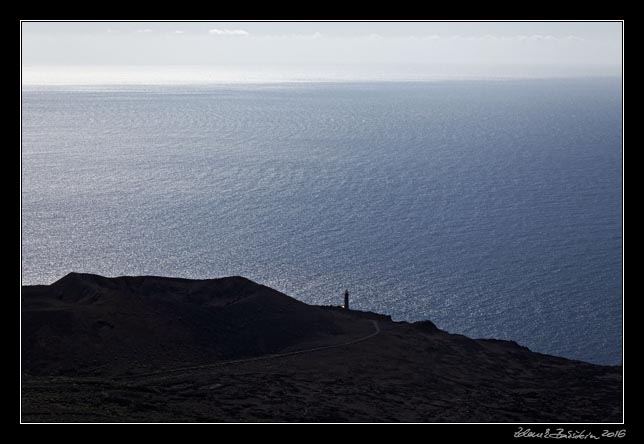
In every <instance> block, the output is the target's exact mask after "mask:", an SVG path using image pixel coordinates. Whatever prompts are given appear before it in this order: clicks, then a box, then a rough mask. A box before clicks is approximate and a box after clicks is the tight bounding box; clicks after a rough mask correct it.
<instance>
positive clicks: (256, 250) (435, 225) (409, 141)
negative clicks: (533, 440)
mask: <svg viewBox="0 0 644 444" xmlns="http://www.w3.org/2000/svg"><path fill="white" fill-rule="evenodd" d="M621 128H622V124H621V84H620V81H619V79H614V80H610V79H596V80H547V81H546V80H542V81H527V80H522V81H496V82H494V81H489V82H485V81H475V82H471V81H454V82H426V83H385V82H383V83H378V82H375V83H365V84H358V83H341V84H332V83H326V84H325V83H319V84H317V83H312V84H291V85H289V84H283V85H236V86H234V85H228V86H226V85H219V86H209V87H181V88H172V87H161V86H159V87H122V88H119V87H110V88H89V87H87V88H83V89H73V88H71V89H70V88H67V89H64V88H31V89H28V90H24V91H23V96H22V137H23V145H22V273H23V274H22V280H23V283H24V284H34V283H51V282H53V281H55V280H57V279H59V278H60V277H62V276H63V275H65V274H66V273H68V272H70V271H72V270H73V271H78V272H91V273H98V274H103V275H108V276H116V275H143V274H152V275H168V276H180V277H189V278H210V277H219V276H227V275H243V276H246V277H248V278H250V279H253V280H255V281H258V282H260V283H264V284H265V285H268V286H271V287H274V288H276V289H279V290H281V291H283V292H286V293H287V294H289V295H291V296H294V297H296V298H298V299H301V300H303V301H306V302H311V303H322V304H341V303H342V293H343V291H344V289H345V288H349V290H350V292H351V294H352V306H353V307H355V308H359V309H368V310H376V311H380V312H383V313H390V314H392V316H393V317H394V319H398V320H419V319H425V318H429V319H432V320H433V321H434V322H435V323H436V324H437V325H438V326H439V327H441V328H444V329H447V330H448V331H451V332H459V333H464V334H467V335H470V336H474V337H497V338H504V339H513V340H516V341H518V342H520V343H522V344H524V345H526V346H528V347H530V348H531V349H533V350H535V351H540V352H544V353H551V354H556V355H561V356H566V357H570V358H575V359H582V360H586V361H591V362H596V363H604V364H618V363H621V331H622V330H621V324H622V314H621V298H622V259H621V257H622V247H621V245H622V238H621V193H622V181H621V161H622V152H621V138H622V132H621V131H622V130H621Z"/></svg>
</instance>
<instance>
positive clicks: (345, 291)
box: [344, 290, 349, 310]
mask: <svg viewBox="0 0 644 444" xmlns="http://www.w3.org/2000/svg"><path fill="white" fill-rule="evenodd" d="M344 309H345V310H348V309H349V290H344Z"/></svg>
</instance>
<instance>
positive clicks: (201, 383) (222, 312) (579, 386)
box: [22, 273, 622, 422]
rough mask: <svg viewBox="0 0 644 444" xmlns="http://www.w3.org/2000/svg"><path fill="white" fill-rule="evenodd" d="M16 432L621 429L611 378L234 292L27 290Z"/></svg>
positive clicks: (143, 283) (135, 282)
mask: <svg viewBox="0 0 644 444" xmlns="http://www.w3.org/2000/svg"><path fill="white" fill-rule="evenodd" d="M22 371H23V375H22V421H23V422H148V421H152V422H195V421H204V422H255V421H260V422H283V421H288V422H399V421H402V422H620V421H621V420H622V411H621V399H622V368H621V367H607V366H598V365H592V364H588V363H584V362H579V361H571V360H568V359H563V358H559V357H554V356H548V355H543V354H539V353H534V352H531V351H530V350H528V349H527V348H525V347H522V346H520V345H518V344H516V343H514V342H509V341H500V340H491V339H477V340H474V339H470V338H467V337H465V336H462V335H454V334H449V333H447V332H444V331H441V330H439V329H437V328H436V327H435V326H434V325H433V324H432V323H431V322H429V321H424V322H416V323H406V322H393V321H392V320H391V319H390V318H389V317H388V316H383V315H379V314H375V313H369V312H360V311H353V310H351V311H347V310H343V309H340V308H335V307H320V306H311V305H307V304H304V303H302V302H299V301H296V300H295V299H292V298H290V297H288V296H286V295H284V294H282V293H279V292H278V291H275V290H273V289H270V288H268V287H265V286H262V285H259V284H256V283H254V282H252V281H249V280H247V279H244V278H241V277H230V278H223V279H212V280H186V279H172V278H162V277H119V278H104V277H101V276H96V275H89V274H78V273H72V274H69V275H67V276H65V277H64V278H62V279H61V280H59V281H57V282H55V283H54V284H51V285H49V286H24V287H23V288H22Z"/></svg>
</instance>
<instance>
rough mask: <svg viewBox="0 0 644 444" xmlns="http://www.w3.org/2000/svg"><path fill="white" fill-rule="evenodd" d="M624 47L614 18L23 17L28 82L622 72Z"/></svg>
mask: <svg viewBox="0 0 644 444" xmlns="http://www.w3.org/2000/svg"><path fill="white" fill-rule="evenodd" d="M621 53H622V24H621V23H619V22H594V23H589V22H384V23H383V22H339V23H338V22H23V24H22V57H23V59H22V60H23V81H24V82H25V83H41V82H42V83H48V82H49V81H51V82H53V83H56V82H59V83H65V82H69V83H73V82H74V81H81V80H82V81H83V82H89V83H92V82H93V81H95V82H101V81H105V80H106V79H108V78H109V77H110V76H112V78H113V79H117V80H118V79H121V80H132V81H137V80H140V81H145V79H146V78H151V77H150V75H151V73H154V76H156V78H157V79H163V78H164V76H165V78H166V79H167V80H169V81H172V80H173V79H176V80H179V79H184V80H186V81H190V80H195V81H199V80H216V79H217V78H218V74H217V73H219V74H220V75H219V77H221V78H225V77H226V73H228V75H230V76H232V77H235V76H237V75H239V72H241V71H245V72H247V73H254V74H249V76H250V77H252V78H254V79H256V80H258V79H260V80H261V77H262V75H265V76H266V77H267V78H268V77H270V76H271V75H274V73H275V72H278V73H280V74H279V75H283V76H284V77H289V76H297V75H300V76H302V77H307V76H310V77H316V76H317V77H319V78H325V77H327V76H329V77H333V76H334V75H335V74H338V73H340V77H341V76H342V75H345V76H348V77H357V78H363V77H364V78H366V79H369V78H379V77H382V78H393V79H395V78H396V77H399V78H401V79H406V78H433V77H468V76H474V77H476V76H479V77H552V76H586V75H620V73H621ZM232 67H235V68H232ZM240 70H241V71H240ZM269 73H273V74H269ZM296 73H298V74H296ZM334 73H335V74H334ZM349 73H350V74H349ZM81 78H82V79H81Z"/></svg>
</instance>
